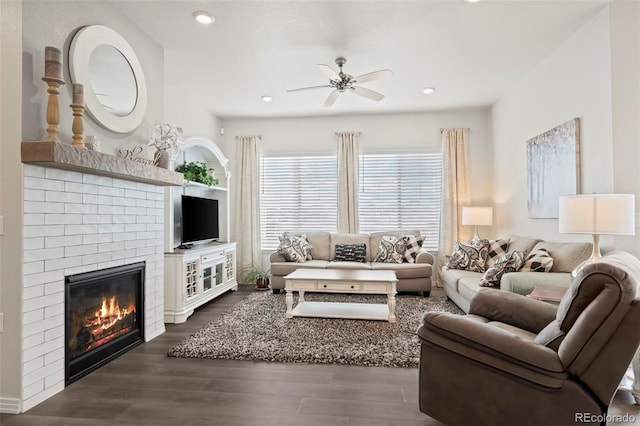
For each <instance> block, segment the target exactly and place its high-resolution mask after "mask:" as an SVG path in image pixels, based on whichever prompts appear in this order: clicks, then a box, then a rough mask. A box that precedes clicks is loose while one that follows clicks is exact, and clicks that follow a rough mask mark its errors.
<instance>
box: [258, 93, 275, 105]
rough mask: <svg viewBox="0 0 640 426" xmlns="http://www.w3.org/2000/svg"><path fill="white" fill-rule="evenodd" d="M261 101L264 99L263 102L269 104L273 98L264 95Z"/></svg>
mask: <svg viewBox="0 0 640 426" xmlns="http://www.w3.org/2000/svg"><path fill="white" fill-rule="evenodd" d="M260 99H262V101H263V102H267V103H268V102H271V101H272V100H273V96H269V95H264V96H263V97H261V98H260Z"/></svg>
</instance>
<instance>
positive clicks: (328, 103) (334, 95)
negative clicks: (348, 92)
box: [324, 90, 340, 107]
mask: <svg viewBox="0 0 640 426" xmlns="http://www.w3.org/2000/svg"><path fill="white" fill-rule="evenodd" d="M338 96H340V92H339V91H338V90H334V91H333V92H331V93H330V94H329V97H328V98H327V100H326V101H324V106H326V107H330V106H331V105H333V104H334V103H336V99H338Z"/></svg>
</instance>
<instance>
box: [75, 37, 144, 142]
mask: <svg viewBox="0 0 640 426" xmlns="http://www.w3.org/2000/svg"><path fill="white" fill-rule="evenodd" d="M102 45H108V46H112V47H114V48H115V49H117V50H118V51H119V52H120V53H121V54H122V56H124V58H125V59H126V60H127V62H129V66H131V71H132V72H133V76H134V79H135V82H136V91H137V93H136V102H135V105H134V107H133V109H132V110H131V112H130V113H129V114H127V115H124V116H120V115H116V114H113V113H112V112H110V111H109V110H108V109H106V108H105V107H104V106H103V105H102V104H101V103H100V101H99V100H98V98H97V96H96V94H95V93H94V91H93V88H92V87H91V76H90V75H89V60H90V58H91V54H92V53H93V51H94V50H95V49H96V48H98V47H99V46H102ZM68 58H69V73H70V75H71V81H72V82H73V83H80V84H83V85H84V97H85V104H86V107H87V112H88V113H89V114H90V115H91V117H93V118H94V119H95V120H96V121H97V122H98V124H100V125H101V126H103V127H104V128H106V129H108V130H111V131H114V132H116V133H128V132H131V131H133V130H135V129H136V128H137V127H138V126H139V125H140V124H141V123H142V120H143V119H144V115H145V113H146V112H147V84H146V82H145V79H144V73H143V72H142V66H141V65H140V61H139V60H138V57H137V56H136V54H135V52H134V51H133V48H132V47H131V46H130V45H129V43H127V41H126V40H125V39H124V38H123V37H122V36H121V35H120V34H118V33H117V32H115V31H114V30H112V29H111V28H108V27H105V26H103V25H90V26H87V27H83V28H81V29H80V30H78V32H77V33H76V34H75V35H74V36H73V40H72V41H71V46H70V47H69V55H68Z"/></svg>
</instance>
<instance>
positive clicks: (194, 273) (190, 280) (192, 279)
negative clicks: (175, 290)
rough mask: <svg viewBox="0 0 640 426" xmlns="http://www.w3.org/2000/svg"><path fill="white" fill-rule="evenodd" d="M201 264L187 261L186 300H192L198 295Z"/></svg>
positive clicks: (185, 270)
mask: <svg viewBox="0 0 640 426" xmlns="http://www.w3.org/2000/svg"><path fill="white" fill-rule="evenodd" d="M199 265H200V262H199V261H198V260H197V259H196V260H190V261H186V262H185V263H184V286H185V298H186V300H189V299H191V298H192V297H195V296H197V295H198V281H199V276H200V271H199Z"/></svg>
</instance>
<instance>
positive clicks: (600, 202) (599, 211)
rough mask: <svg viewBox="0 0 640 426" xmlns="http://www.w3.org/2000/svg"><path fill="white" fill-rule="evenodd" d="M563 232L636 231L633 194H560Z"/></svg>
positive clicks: (609, 232)
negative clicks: (564, 195) (563, 195)
mask: <svg viewBox="0 0 640 426" xmlns="http://www.w3.org/2000/svg"><path fill="white" fill-rule="evenodd" d="M559 207H560V209H559V213H560V214H559V221H558V222H559V223H558V228H559V229H558V231H559V232H560V233H561V234H605V235H634V234H635V223H634V221H635V196H634V195H633V194H581V195H570V196H566V197H560V204H559Z"/></svg>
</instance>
